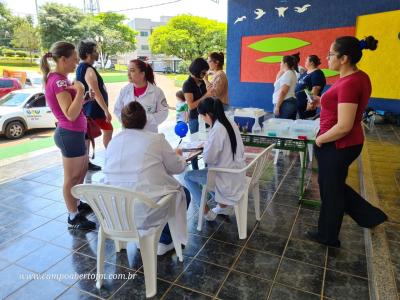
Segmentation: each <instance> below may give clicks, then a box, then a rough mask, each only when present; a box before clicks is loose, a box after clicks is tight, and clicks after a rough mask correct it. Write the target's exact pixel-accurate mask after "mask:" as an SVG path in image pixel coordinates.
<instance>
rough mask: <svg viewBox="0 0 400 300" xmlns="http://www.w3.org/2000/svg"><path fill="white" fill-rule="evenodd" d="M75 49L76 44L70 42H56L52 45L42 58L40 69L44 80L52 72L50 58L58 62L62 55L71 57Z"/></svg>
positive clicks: (44, 80) (45, 80)
mask: <svg viewBox="0 0 400 300" xmlns="http://www.w3.org/2000/svg"><path fill="white" fill-rule="evenodd" d="M74 51H75V46H74V45H73V44H71V43H69V42H63V41H60V42H55V43H54V44H53V45H51V48H50V51H49V52H47V53H46V54H44V55H43V56H42V58H41V60H40V70H41V71H42V74H43V82H44V83H46V82H47V76H48V75H49V73H50V64H49V62H48V61H47V59H48V58H52V59H53V60H54V61H55V62H57V61H58V60H59V59H60V58H61V57H62V56H64V57H66V58H69V57H71V55H72V54H73V53H74Z"/></svg>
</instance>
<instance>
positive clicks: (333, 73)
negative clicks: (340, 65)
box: [321, 69, 339, 78]
mask: <svg viewBox="0 0 400 300" xmlns="http://www.w3.org/2000/svg"><path fill="white" fill-rule="evenodd" d="M321 71H322V72H323V73H324V75H325V77H326V78H328V77H334V76H337V75H339V72H337V71H333V70H330V69H321Z"/></svg>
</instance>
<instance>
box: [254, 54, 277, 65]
mask: <svg viewBox="0 0 400 300" xmlns="http://www.w3.org/2000/svg"><path fill="white" fill-rule="evenodd" d="M282 58H283V55H274V56H265V57H262V58H259V59H257V61H259V62H263V63H267V64H274V63H278V62H281V61H282Z"/></svg>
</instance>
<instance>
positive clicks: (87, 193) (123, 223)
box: [71, 184, 183, 298]
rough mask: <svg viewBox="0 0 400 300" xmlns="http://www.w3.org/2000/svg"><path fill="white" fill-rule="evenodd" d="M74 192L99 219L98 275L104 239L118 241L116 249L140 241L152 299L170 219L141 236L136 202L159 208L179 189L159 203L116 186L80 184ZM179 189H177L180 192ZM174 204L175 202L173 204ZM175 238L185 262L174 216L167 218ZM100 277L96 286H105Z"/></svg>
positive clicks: (102, 264) (101, 268)
mask: <svg viewBox="0 0 400 300" xmlns="http://www.w3.org/2000/svg"><path fill="white" fill-rule="evenodd" d="M71 192H72V195H74V197H76V198H78V199H84V200H85V201H86V202H87V203H88V204H89V205H90V207H91V208H92V209H93V212H94V213H95V215H96V217H97V219H98V220H99V222H100V228H99V233H98V243H97V274H103V273H104V254H105V253H104V251H105V240H106V239H112V240H114V242H115V248H116V251H117V252H120V251H121V249H126V243H127V242H131V241H136V242H139V245H140V250H141V251H140V254H141V256H142V261H143V269H144V278H145V286H146V297H147V298H150V297H153V296H155V295H156V294H157V245H158V241H159V239H160V236H161V232H162V230H163V228H164V226H165V225H166V223H167V222H165V223H163V224H161V225H160V226H159V227H157V228H156V230H154V232H153V233H152V234H149V235H146V236H142V237H141V236H139V233H138V231H137V228H136V225H135V220H134V208H135V207H134V204H135V202H137V201H138V202H142V203H144V204H146V205H147V206H149V207H151V208H153V209H158V208H161V207H164V206H165V205H168V204H169V203H170V202H171V201H172V202H174V201H175V199H176V192H172V193H170V194H168V195H166V196H164V197H163V198H162V199H161V200H160V201H159V202H158V203H155V202H154V201H153V200H152V199H150V198H149V197H147V196H146V195H145V194H143V193H139V192H135V191H132V190H130V189H126V188H121V187H114V186H110V185H101V184H79V185H76V186H74V187H73V188H72V189H71ZM177 192H178V191H177ZM170 207H171V210H170V211H171V213H173V211H174V210H173V209H172V207H175V204H174V203H172V205H171V206H170ZM168 225H169V228H170V231H171V236H172V240H173V243H174V246H175V251H176V254H177V256H178V258H179V261H181V262H182V261H183V256H182V247H181V244H180V243H179V242H177V240H178V239H177V238H176V225H175V218H174V216H173V215H172V217H171V218H170V219H169V220H168ZM102 281H103V280H102V278H101V276H98V277H97V282H96V287H97V288H98V289H100V288H101V286H102Z"/></svg>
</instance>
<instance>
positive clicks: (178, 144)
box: [176, 138, 182, 148]
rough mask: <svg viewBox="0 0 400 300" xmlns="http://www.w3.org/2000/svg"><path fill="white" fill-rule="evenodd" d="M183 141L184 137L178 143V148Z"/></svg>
mask: <svg viewBox="0 0 400 300" xmlns="http://www.w3.org/2000/svg"><path fill="white" fill-rule="evenodd" d="M181 143H182V138H181V140H180V141H179V144H178V146H176V148H178V147H179V145H180V144H181Z"/></svg>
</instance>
